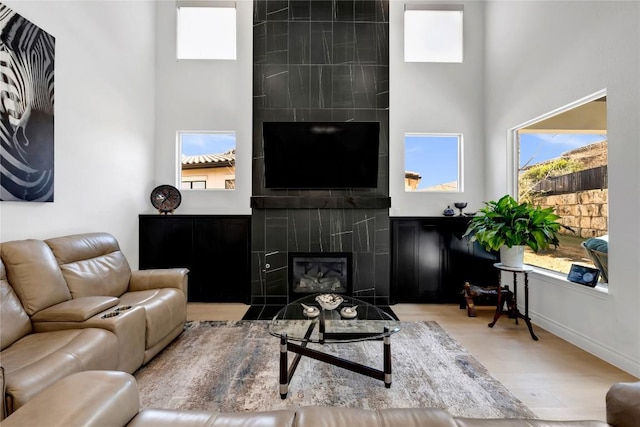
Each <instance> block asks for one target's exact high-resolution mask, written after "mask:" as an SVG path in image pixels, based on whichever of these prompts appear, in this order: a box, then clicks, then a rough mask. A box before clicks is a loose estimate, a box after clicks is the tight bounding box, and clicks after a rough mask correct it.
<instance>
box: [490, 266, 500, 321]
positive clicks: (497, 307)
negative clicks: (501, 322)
mask: <svg viewBox="0 0 640 427" xmlns="http://www.w3.org/2000/svg"><path fill="white" fill-rule="evenodd" d="M501 289H502V273H501V272H498V305H497V306H496V313H495V314H494V315H493V322H491V323H489V327H490V328H493V325H495V324H496V322H497V321H498V319H499V318H500V316H502V292H501V291H500V290H501Z"/></svg>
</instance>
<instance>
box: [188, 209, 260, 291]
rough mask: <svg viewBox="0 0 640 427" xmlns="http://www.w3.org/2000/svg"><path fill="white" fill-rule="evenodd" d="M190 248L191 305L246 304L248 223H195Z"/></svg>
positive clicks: (239, 220) (207, 220)
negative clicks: (191, 270) (191, 252)
mask: <svg viewBox="0 0 640 427" xmlns="http://www.w3.org/2000/svg"><path fill="white" fill-rule="evenodd" d="M193 248H194V249H193V273H192V274H193V282H194V286H196V289H195V290H194V291H195V295H194V299H193V301H203V302H212V301H215V302H248V301H249V295H250V286H251V285H250V283H251V282H250V280H251V279H250V276H249V274H250V268H249V220H248V219H245V218H204V217H203V218H198V219H196V220H195V222H194V228H193ZM190 300H191V298H190Z"/></svg>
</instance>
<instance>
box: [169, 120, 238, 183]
mask: <svg viewBox="0 0 640 427" xmlns="http://www.w3.org/2000/svg"><path fill="white" fill-rule="evenodd" d="M178 153H179V154H180V156H179V157H180V168H179V170H180V177H179V182H180V187H181V188H183V189H191V190H210V189H225V190H234V189H235V178H236V134H235V132H178ZM230 183H232V184H230Z"/></svg>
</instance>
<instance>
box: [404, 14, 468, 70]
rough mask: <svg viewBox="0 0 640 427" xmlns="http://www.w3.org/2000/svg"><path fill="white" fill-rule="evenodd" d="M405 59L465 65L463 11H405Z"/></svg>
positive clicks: (406, 60) (407, 60)
mask: <svg viewBox="0 0 640 427" xmlns="http://www.w3.org/2000/svg"><path fill="white" fill-rule="evenodd" d="M404 60H405V62H462V10H414V9H407V10H405V11H404Z"/></svg>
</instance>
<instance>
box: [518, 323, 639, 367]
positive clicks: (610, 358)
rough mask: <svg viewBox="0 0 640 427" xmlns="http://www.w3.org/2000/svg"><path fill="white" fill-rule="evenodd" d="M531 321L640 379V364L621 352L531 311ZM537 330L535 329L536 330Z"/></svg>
mask: <svg viewBox="0 0 640 427" xmlns="http://www.w3.org/2000/svg"><path fill="white" fill-rule="evenodd" d="M529 316H530V317H531V321H532V322H533V323H535V324H536V325H538V326H540V327H541V328H542V329H545V330H547V331H549V332H551V333H552V334H554V335H556V336H558V337H560V338H562V339H563V340H565V341H568V342H570V343H571V344H573V345H575V346H577V347H579V348H581V349H582V350H584V351H586V352H588V353H591V354H593V355H594V356H596V357H598V358H600V359H602V360H604V361H605V362H607V363H610V364H612V365H613V366H616V367H617V368H620V369H622V370H623V371H625V372H628V373H629V374H631V375H633V376H635V377H639V378H640V362H639V361H637V360H633V359H631V358H630V357H628V356H626V355H624V354H622V353H620V352H619V351H617V350H615V349H613V348H611V347H609V346H606V345H603V344H602V343H599V342H597V341H594V340H593V339H591V338H589V337H588V336H586V335H584V334H582V333H580V332H578V331H575V330H573V329H571V328H567V327H566V326H564V325H562V324H560V323H558V322H556V321H554V320H552V319H550V318H548V317H546V316H541V315H539V314H537V313H535V312H532V311H529ZM534 329H535V328H534Z"/></svg>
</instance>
